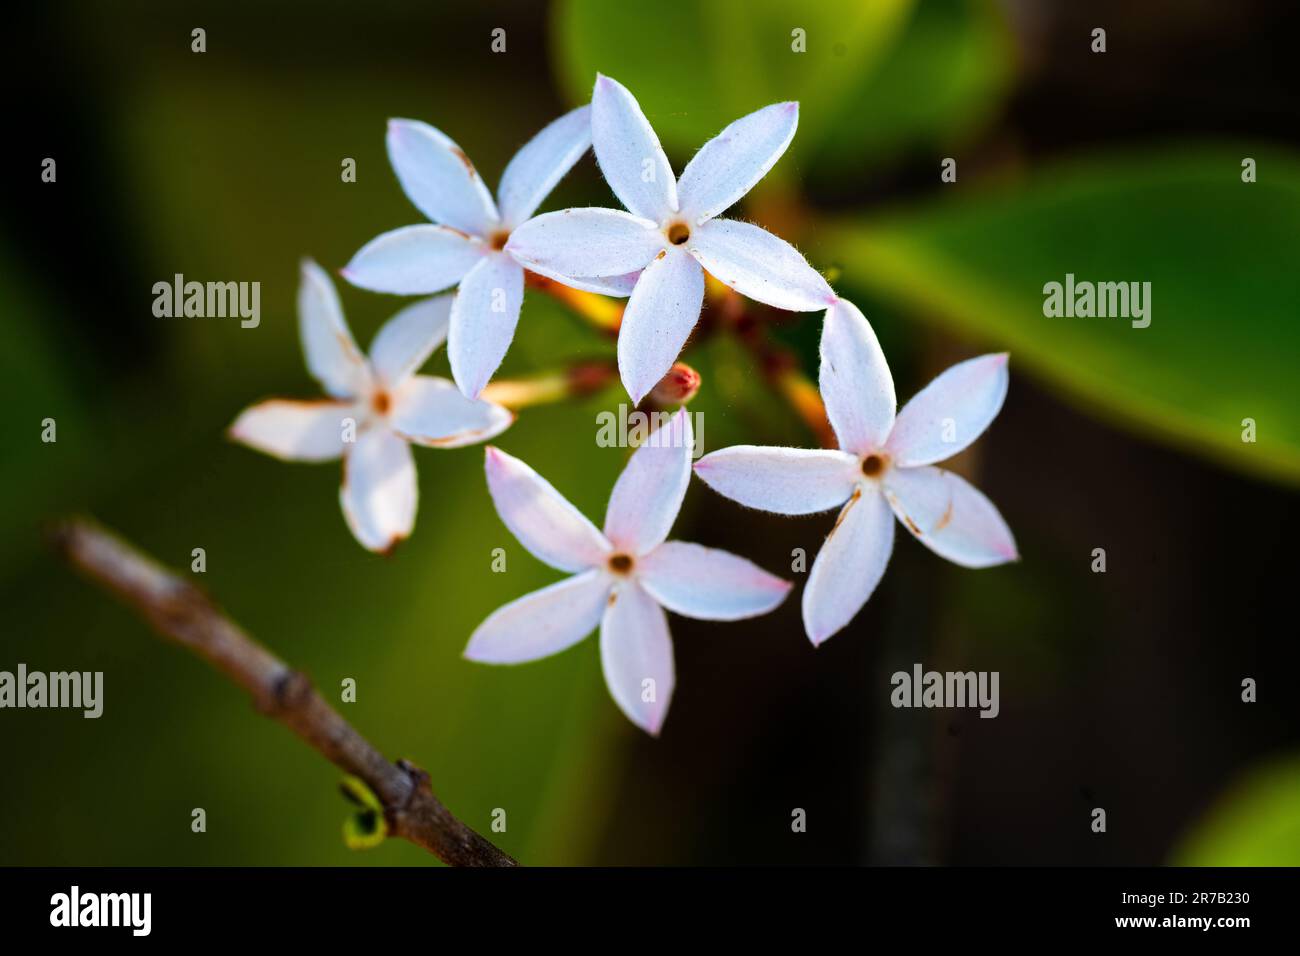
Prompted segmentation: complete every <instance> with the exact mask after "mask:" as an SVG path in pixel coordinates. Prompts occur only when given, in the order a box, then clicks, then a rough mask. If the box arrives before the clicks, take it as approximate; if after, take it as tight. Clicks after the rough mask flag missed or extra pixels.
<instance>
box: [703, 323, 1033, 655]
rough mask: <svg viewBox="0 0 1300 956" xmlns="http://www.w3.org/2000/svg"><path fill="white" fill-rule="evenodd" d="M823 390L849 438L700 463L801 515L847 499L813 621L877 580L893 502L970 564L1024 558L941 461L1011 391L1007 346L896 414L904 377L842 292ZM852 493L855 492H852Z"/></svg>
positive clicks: (831, 629)
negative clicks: (893, 371) (896, 375)
mask: <svg viewBox="0 0 1300 956" xmlns="http://www.w3.org/2000/svg"><path fill="white" fill-rule="evenodd" d="M821 393H822V399H823V401H824V402H825V403H826V414H827V417H829V418H830V422H831V426H832V427H833V428H834V430H835V435H836V437H837V438H838V439H839V445H840V450H838V451H829V450H818V451H810V450H805V449H802V448H762V447H757V446H754V445H736V446H734V447H731V448H723V449H721V450H720V451H716V452H713V453H712V454H710V455H706V456H704V457H703V458H701V459H700V460H699V461H698V462H697V463H696V465H695V472H696V474H698V475H699V476H700V477H701V478H702V479H704V481H705V482H706V483H707V484H708V485H710V486H711V487H712V488H713V489H714V490H716V491H718V492H719V493H721V494H723V495H725V496H727V497H728V498H732V499H734V500H736V501H738V502H740V503H741V504H743V505H748V506H749V507H751V508H760V509H762V510H764V511H773V512H776V513H777V514H786V515H802V514H813V513H815V512H819V511H828V510H830V509H831V508H835V507H837V506H839V505H843V506H844V507H843V510H841V511H840V514H839V517H838V518H837V519H836V521H835V527H834V528H832V529H831V533H830V535H829V536H828V537H827V538H826V543H825V544H824V545H822V549H821V551H820V552H819V553H818V555H817V560H816V561H814V562H813V567H812V572H811V573H810V574H809V575H808V585H807V587H806V588H805V589H804V593H803V620H804V628H805V629H806V630H807V632H808V637H809V639H810V640H811V641H812V642H813V644H820V643H821V642H822V641H824V640H826V639H827V638H828V637H830V636H831V635H833V634H835V633H836V632H837V631H839V630H840V629H841V628H842V627H844V626H845V625H846V624H848V623H849V621H850V620H852V619H853V617H854V615H856V614H857V613H858V611H859V610H861V609H862V606H863V605H864V604H865V603H866V601H867V598H869V597H870V596H871V592H872V591H873V590H875V587H876V584H877V583H878V582H879V581H880V578H881V575H883V574H884V572H885V565H886V564H888V562H889V555H890V552H891V551H892V549H893V545H894V521H893V518H892V517H891V515H890V509H891V508H892V509H893V512H894V514H896V515H897V516H898V519H899V520H900V521H902V522H903V524H905V525H906V526H907V529H908V530H909V531H911V532H912V534H913V535H915V536H916V538H917V540H919V541H920V542H921V543H922V544H924V545H926V546H927V547H929V548H930V550H931V551H934V552H935V553H936V554H938V555H940V556H941V557H944V558H947V559H948V560H949V561H952V562H955V563H956V564H960V565H964V566H965V567H968V568H985V567H991V566H993V565H996V564H1003V563H1005V562H1007V561H1014V560H1016V559H1017V557H1018V555H1017V553H1016V543H1015V540H1014V539H1013V538H1012V536H1011V529H1010V528H1008V527H1007V525H1006V522H1005V521H1003V520H1002V516H1001V515H1000V514H998V510H997V508H995V507H994V506H993V504H992V502H990V501H989V500H988V499H987V498H986V497H984V495H983V494H981V493H980V492H979V491H977V490H976V489H975V488H973V487H972V486H971V485H970V484H969V483H967V482H966V481H965V480H964V479H963V478H960V477H958V476H957V475H955V474H953V473H952V472H949V471H944V470H943V469H940V468H934V467H932V466H933V464H934V463H935V462H938V461H943V460H944V459H945V458H949V457H951V456H952V455H955V454H956V453H957V452H959V451H961V450H962V449H963V448H965V447H966V446H967V445H969V444H970V443H971V442H973V441H974V440H975V439H976V438H978V437H979V435H980V433H981V432H983V431H984V429H985V428H987V427H988V425H989V423H990V422H992V421H993V418H994V417H995V416H996V415H997V413H998V410H999V409H1000V408H1001V407H1002V400H1003V399H1004V398H1005V397H1006V394H1007V356H1006V354H1005V353H1003V354H1000V355H984V356H980V357H979V358H973V359H969V360H968V361H965V362H961V363H959V364H957V365H954V366H953V367H952V368H950V369H948V370H947V371H946V372H944V373H943V374H941V375H940V376H939V377H938V378H936V379H935V380H934V381H933V382H931V383H930V384H929V385H927V386H926V387H925V388H924V389H922V390H921V391H920V392H918V393H917V395H916V396H915V397H914V398H913V399H912V400H911V401H910V402H908V403H907V405H906V406H904V408H903V410H902V411H901V412H899V413H898V417H897V419H895V416H894V409H895V407H896V404H897V403H896V400H895V398H894V380H893V377H892V376H891V375H890V374H889V366H888V365H886V364H885V356H884V355H883V354H882V352H881V351H880V343H879V342H877V341H876V335H875V333H874V332H873V331H872V329H871V326H870V325H869V324H868V323H867V320H866V318H865V317H864V316H863V315H862V313H861V312H860V311H858V309H857V307H856V306H854V305H853V304H852V303H851V302H847V301H845V300H844V299H841V300H840V301H839V302H837V303H836V304H835V305H833V306H832V307H831V308H829V309H827V310H826V318H825V321H824V324H823V326H822V338H821ZM846 500H847V502H848V503H847V504H845V501H846Z"/></svg>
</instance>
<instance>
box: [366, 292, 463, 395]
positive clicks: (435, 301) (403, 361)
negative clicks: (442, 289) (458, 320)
mask: <svg viewBox="0 0 1300 956" xmlns="http://www.w3.org/2000/svg"><path fill="white" fill-rule="evenodd" d="M451 299H452V297H451V296H449V295H439V296H435V297H434V298H432V299H421V300H420V301H419V302H413V303H411V304H410V305H408V306H407V307H406V308H404V309H402V310H401V311H400V312H398V313H397V314H396V315H394V316H393V317H392V318H391V319H389V320H388V321H387V322H385V323H384V326H383V328H381V329H380V330H379V332H378V334H377V335H375V340H374V341H373V342H371V343H370V367H371V368H372V369H374V372H375V374H376V375H378V376H379V378H380V379H381V380H382V381H383V382H384V383H385V384H387V385H389V386H396V385H400V384H401V383H402V382H404V381H405V380H406V378H407V377H408V376H409V375H410V374H411V373H412V372H414V371H415V370H416V369H418V368H419V367H420V366H421V365H423V364H424V363H425V362H426V361H427V360H428V358H429V356H430V355H432V354H433V351H434V349H436V348H437V347H438V346H439V345H441V344H442V343H443V342H445V341H447V327H448V325H450V324H451Z"/></svg>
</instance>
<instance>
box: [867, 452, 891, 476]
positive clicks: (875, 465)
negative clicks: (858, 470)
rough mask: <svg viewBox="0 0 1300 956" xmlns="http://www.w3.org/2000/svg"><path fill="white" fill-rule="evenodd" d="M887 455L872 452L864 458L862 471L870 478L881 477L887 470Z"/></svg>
mask: <svg viewBox="0 0 1300 956" xmlns="http://www.w3.org/2000/svg"><path fill="white" fill-rule="evenodd" d="M885 464H886V462H885V456H884V455H876V454H871V455H868V456H867V457H866V458H864V459H862V473H863V474H864V475H866V476H867V477H868V478H879V477H880V476H881V474H882V473H884V470H885Z"/></svg>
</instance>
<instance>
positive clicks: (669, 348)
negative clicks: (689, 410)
mask: <svg viewBox="0 0 1300 956" xmlns="http://www.w3.org/2000/svg"><path fill="white" fill-rule="evenodd" d="M703 304H704V273H703V271H701V269H700V265H699V263H698V262H696V261H695V260H694V259H693V258H691V257H690V256H689V255H687V254H686V253H684V252H683V251H682V250H681V249H679V248H677V247H676V246H669V247H668V248H666V249H662V250H660V252H659V255H658V256H657V257H656V258H654V259H652V260H651V261H650V264H649V265H647V266H646V267H645V271H644V272H642V273H641V278H640V279H639V280H637V284H636V288H635V289H633V290H632V296H631V298H629V299H628V301H627V306H626V307H625V308H624V310H623V324H622V325H621V326H620V327H619V332H618V371H619V375H620V376H622V379H623V387H624V388H626V389H627V393H628V394H629V395H630V396H632V401H633V402H639V401H641V399H643V398H644V397H645V396H646V394H647V393H648V392H649V391H650V389H652V388H654V387H655V386H656V385H657V384H659V380H660V379H661V378H663V377H664V376H665V375H667V374H668V370H669V369H670V368H672V365H673V362H675V361H677V356H678V355H680V354H681V351H682V346H683V345H685V344H686V340H687V338H689V337H690V334H691V330H692V329H694V328H695V323H696V322H698V321H699V320H700V307H701V306H702V305H703Z"/></svg>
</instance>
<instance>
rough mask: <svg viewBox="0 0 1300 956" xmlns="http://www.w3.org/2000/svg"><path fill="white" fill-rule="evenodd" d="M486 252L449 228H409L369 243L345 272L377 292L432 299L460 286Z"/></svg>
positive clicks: (361, 285)
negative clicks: (422, 296)
mask: <svg viewBox="0 0 1300 956" xmlns="http://www.w3.org/2000/svg"><path fill="white" fill-rule="evenodd" d="M486 251H487V247H486V246H484V245H483V244H482V243H479V242H474V241H473V240H471V239H470V238H469V237H468V236H466V235H464V234H463V233H460V232H457V231H456V230H455V229H449V228H448V227H446V226H429V225H420V226H403V227H402V228H401V229H394V230H393V231H392V232H386V233H384V234H383V235H382V236H376V237H375V238H374V239H371V240H370V241H369V242H367V243H366V244H365V245H364V246H362V247H361V248H360V249H358V250H357V254H356V255H354V256H353V257H352V261H351V262H349V263H348V264H347V265H346V266H344V267H343V269H342V270H341V274H342V276H343V278H345V279H347V280H348V281H349V282H351V283H352V284H353V285H354V286H357V287H358V288H361V289H369V290H370V291H372V292H393V293H396V294H397V295H427V294H428V293H430V292H441V291H442V290H443V289H446V288H448V287H450V286H453V285H455V284H456V283H457V282H459V281H460V280H461V277H462V276H464V275H465V273H467V272H469V270H470V269H472V268H474V266H475V265H476V264H477V263H478V261H479V259H481V258H482V257H483V254H484V253H485V252H486Z"/></svg>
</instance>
